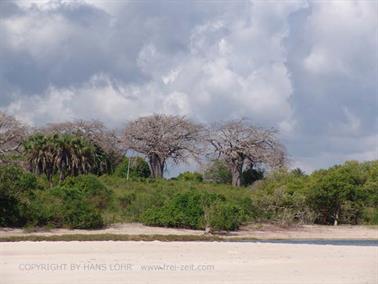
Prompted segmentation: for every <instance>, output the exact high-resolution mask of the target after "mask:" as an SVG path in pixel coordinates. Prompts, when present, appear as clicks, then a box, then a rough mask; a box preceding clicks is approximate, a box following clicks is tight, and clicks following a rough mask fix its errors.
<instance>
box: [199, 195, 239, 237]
mask: <svg viewBox="0 0 378 284" xmlns="http://www.w3.org/2000/svg"><path fill="white" fill-rule="evenodd" d="M206 217H207V218H206V219H207V225H208V226H209V227H210V229H211V230H213V231H235V230H237V229H239V227H240V225H241V224H242V222H243V220H244V212H243V210H242V209H241V208H240V207H239V206H237V205H235V204H232V203H230V202H216V203H214V204H213V205H212V206H210V208H209V210H208V212H207V216H206Z"/></svg>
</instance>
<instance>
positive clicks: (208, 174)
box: [203, 160, 232, 184]
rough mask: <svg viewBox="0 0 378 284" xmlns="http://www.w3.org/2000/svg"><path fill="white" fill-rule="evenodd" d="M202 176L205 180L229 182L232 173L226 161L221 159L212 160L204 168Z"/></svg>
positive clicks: (219, 182)
mask: <svg viewBox="0 0 378 284" xmlns="http://www.w3.org/2000/svg"><path fill="white" fill-rule="evenodd" d="M203 178H204V180H205V181H207V182H212V183H218V184H231V181H232V175H231V171H230V170H229V168H228V167H227V165H226V163H225V162H224V161H222V160H214V161H212V162H211V163H210V164H209V165H208V166H207V168H206V169H205V172H204V175H203Z"/></svg>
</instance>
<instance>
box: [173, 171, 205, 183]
mask: <svg viewBox="0 0 378 284" xmlns="http://www.w3.org/2000/svg"><path fill="white" fill-rule="evenodd" d="M176 180H182V181H193V182H202V181H203V176H202V174H200V173H197V172H184V173H181V174H179V175H178V176H177V177H176Z"/></svg>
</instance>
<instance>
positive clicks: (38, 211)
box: [30, 186, 104, 229]
mask: <svg viewBox="0 0 378 284" xmlns="http://www.w3.org/2000/svg"><path fill="white" fill-rule="evenodd" d="M31 208H32V211H31V212H32V215H31V216H30V222H31V223H32V224H33V225H37V226H50V227H68V228H72V229H96V228H101V227H102V226H103V225H104V222H103V219H102V216H101V214H100V212H99V211H98V210H97V209H96V208H95V207H94V206H93V205H91V204H90V203H89V202H88V199H87V196H86V194H85V192H84V191H83V190H81V189H79V188H76V187H67V186H58V187H54V188H52V189H50V190H48V191H40V192H38V193H37V195H36V198H35V199H34V201H33V203H32V204H31Z"/></svg>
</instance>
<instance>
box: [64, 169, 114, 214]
mask: <svg viewBox="0 0 378 284" xmlns="http://www.w3.org/2000/svg"><path fill="white" fill-rule="evenodd" d="M63 186H66V187H71V188H77V189H79V190H81V192H82V193H83V194H84V197H85V198H86V200H87V202H88V203H89V204H91V205H93V206H94V207H95V208H97V209H100V210H101V209H105V208H106V207H107V206H108V205H109V203H110V201H111V198H112V191H111V190H110V189H109V188H108V187H107V186H106V185H105V184H104V183H102V182H101V181H100V180H99V179H98V178H97V177H96V176H95V175H82V176H78V177H70V178H67V179H66V180H65V181H64V183H63Z"/></svg>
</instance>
